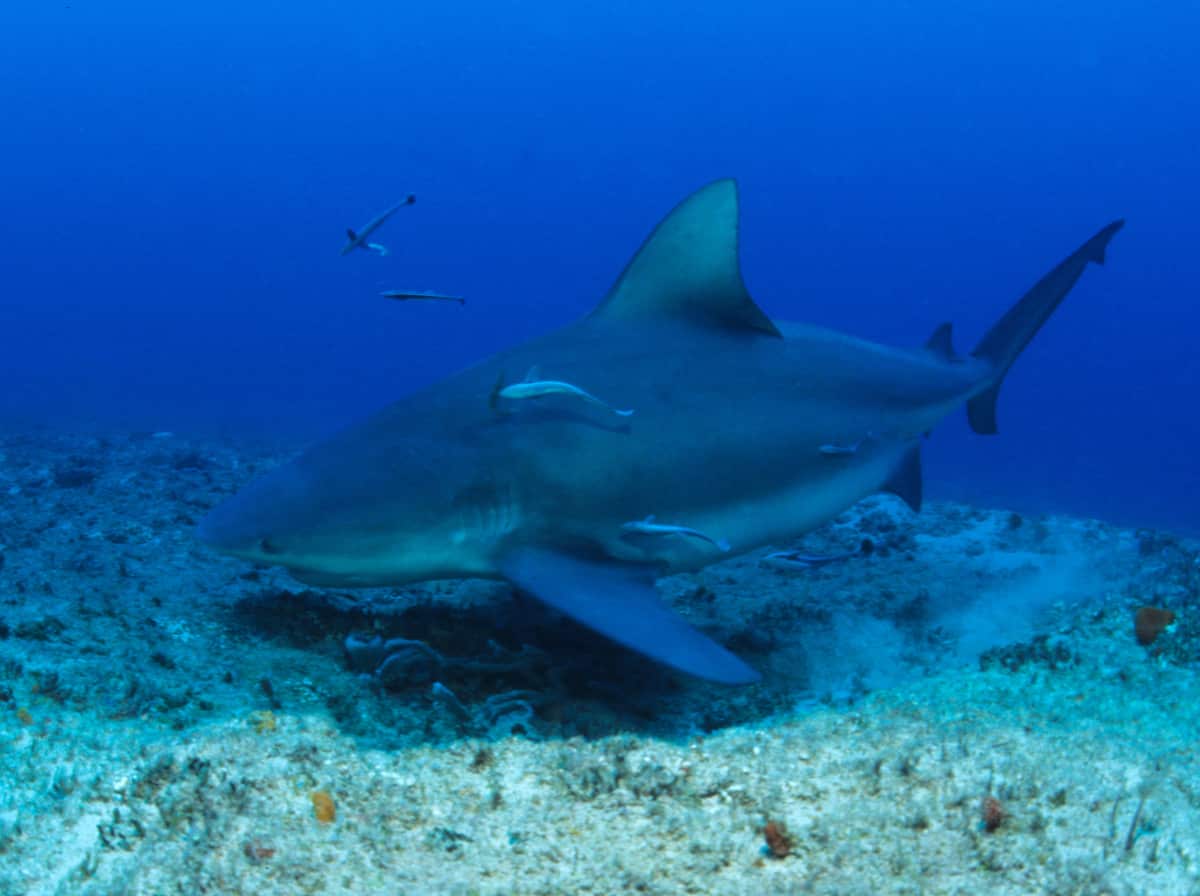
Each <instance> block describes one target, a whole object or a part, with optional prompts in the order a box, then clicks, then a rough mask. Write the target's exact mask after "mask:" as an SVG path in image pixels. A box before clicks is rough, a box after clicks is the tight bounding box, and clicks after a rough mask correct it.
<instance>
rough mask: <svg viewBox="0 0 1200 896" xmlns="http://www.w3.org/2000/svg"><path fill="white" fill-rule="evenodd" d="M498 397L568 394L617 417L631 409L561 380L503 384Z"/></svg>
mask: <svg viewBox="0 0 1200 896" xmlns="http://www.w3.org/2000/svg"><path fill="white" fill-rule="evenodd" d="M496 394H497V395H498V396H499V397H500V398H508V399H512V400H513V401H523V400H525V399H528V398H545V397H546V396H548V395H570V396H573V397H575V398H582V399H583V400H584V401H586V402H589V403H591V404H594V405H597V406H599V407H602V408H604V409H605V410H608V411H611V412H612V413H614V414H616V415H617V416H618V417H629V416H632V414H633V411H622V410H618V409H617V408H614V407H613V406H612V405H610V404H609V403H608V402H605V401H601V400H600V399H599V398H597V397H596V396H595V395H592V394H591V393H590V392H585V391H584V390H583V389H580V388H579V387H578V386H572V385H571V384H570V383H564V382H562V381H561V380H533V381H531V382H530V381H527V382H524V383H513V384H512V385H509V386H505V387H504V388H503V389H501V390H500V391H499V392H498V393H496Z"/></svg>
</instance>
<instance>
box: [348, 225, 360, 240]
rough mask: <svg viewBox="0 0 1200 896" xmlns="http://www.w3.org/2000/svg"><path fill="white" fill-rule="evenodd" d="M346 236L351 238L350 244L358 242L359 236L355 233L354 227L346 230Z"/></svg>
mask: <svg viewBox="0 0 1200 896" xmlns="http://www.w3.org/2000/svg"><path fill="white" fill-rule="evenodd" d="M346 236H347V237H349V238H350V242H352V243H356V242H358V234H357V233H355V232H354V228H353V227H347V228H346Z"/></svg>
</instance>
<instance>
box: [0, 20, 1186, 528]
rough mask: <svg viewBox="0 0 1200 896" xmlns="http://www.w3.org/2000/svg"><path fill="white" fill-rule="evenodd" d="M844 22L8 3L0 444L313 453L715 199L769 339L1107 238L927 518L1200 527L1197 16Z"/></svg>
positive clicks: (912, 318)
mask: <svg viewBox="0 0 1200 896" xmlns="http://www.w3.org/2000/svg"><path fill="white" fill-rule="evenodd" d="M648 6H652V7H654V8H653V9H652V10H647V9H645V8H644V7H648ZM847 6H848V4H845V3H843V2H840V0H839V2H832V0H819V2H810V3H806V4H802V5H799V4H793V3H782V2H776V3H737V4H732V3H730V4H726V3H720V4H713V3H704V2H701V0H692V2H670V3H658V4H643V3H632V2H604V3H587V4H584V3H557V2H554V3H552V2H548V0H537V2H492V3H482V2H473V3H464V2H458V3H455V2H449V3H440V4H437V5H436V8H435V5H434V4H415V3H413V4H409V3H397V2H378V0H357V2H355V3H352V4H351V3H340V2H339V3H333V2H328V0H292V2H288V3H280V2H270V3H266V2H263V3H242V2H238V3H233V2H228V0H220V2H208V3H206V4H203V5H196V6H195V7H192V8H184V7H182V6H180V5H176V4H163V3H160V2H153V3H151V2H132V0H124V2H116V0H113V2H105V3H99V2H86V0H69V2H66V3H56V2H45V3H43V2H41V0H38V2H36V3H34V2H26V3H18V2H16V0H14V2H13V3H12V4H10V5H9V6H6V9H5V12H4V15H3V18H4V28H3V31H0V49H2V52H0V135H2V137H3V139H2V140H0V187H2V194H0V195H2V196H3V203H4V209H5V214H4V215H3V217H2V221H0V228H2V229H3V232H2V233H0V264H2V274H0V309H2V311H0V314H2V317H0V326H2V328H0V382H3V384H4V387H3V391H0V423H2V422H4V421H7V422H8V425H23V424H25V423H27V422H29V421H30V420H35V421H47V422H51V423H53V424H55V425H61V426H69V427H102V428H103V427H113V426H138V427H150V428H154V429H174V430H177V431H207V430H212V429H214V428H221V429H226V430H229V431H259V432H262V431H266V432H273V433H285V434H294V435H301V436H313V435H317V434H320V433H322V432H325V431H327V430H329V429H332V428H335V427H337V426H338V425H340V424H342V423H344V422H347V421H349V420H351V419H353V418H354V417H356V416H358V415H360V414H361V413H364V412H367V411H369V410H371V409H373V408H374V407H376V406H379V405H381V404H384V403H386V402H387V401H389V400H391V399H392V398H395V397H397V396H399V395H400V394H402V393H404V392H405V391H407V390H409V389H411V388H413V387H414V386H417V385H420V384H423V383H426V382H429V381H430V380H433V379H435V378H437V377H439V376H441V375H444V374H445V373H448V372H450V371H452V370H454V369H456V368H458V367H461V366H463V365H465V364H466V363H468V362H470V361H471V360H473V359H475V358H477V357H479V356H480V355H482V354H485V353H487V352H489V351H491V350H494V349H496V348H497V347H499V346H502V345H504V344H506V343H508V342H510V341H512V340H515V339H519V338H522V337H525V336H527V335H529V334H532V333H535V332H538V331H541V330H544V329H546V328H548V327H551V326H553V325H556V324H560V323H563V322H566V321H569V320H571V319H573V318H575V317H577V316H578V315H580V314H582V313H584V312H585V311H587V310H588V309H589V308H590V307H591V306H592V305H593V304H594V303H595V302H596V301H597V300H598V299H599V298H600V297H601V296H602V295H603V293H604V292H605V290H606V289H607V287H608V285H609V284H610V282H611V281H612V279H613V278H614V277H615V275H616V274H617V272H618V271H619V270H620V268H621V266H622V265H623V264H624V262H625V260H626V258H627V256H628V255H629V254H630V253H631V252H632V251H633V249H634V248H636V246H637V245H638V243H639V242H640V240H641V239H642V237H643V236H644V235H645V233H646V232H647V231H648V230H649V229H650V228H651V227H652V226H653V224H654V223H655V222H656V220H657V219H658V218H659V216H660V215H661V214H662V213H664V212H665V211H666V210H667V209H668V208H670V207H671V206H672V205H673V204H674V203H675V202H676V201H677V200H679V199H680V198H681V197H682V196H683V195H685V194H686V193H687V192H689V191H690V190H692V189H694V188H695V187H697V186H699V185H700V184H702V183H704V182H706V181H708V180H710V179H712V178H714V177H719V176H724V175H731V174H732V175H735V176H737V177H738V178H739V179H740V181H741V184H742V197H743V218H744V226H743V258H744V266H745V274H746V279H747V282H748V284H749V285H750V288H751V291H752V292H753V293H754V294H755V295H756V296H757V297H758V299H759V301H760V303H761V304H762V305H763V306H764V308H765V309H766V310H767V311H768V313H770V314H772V315H775V316H778V317H782V318H791V319H802V320H810V321H815V322H819V323H823V324H827V325H830V326H834V327H838V328H844V329H848V330H851V331H852V332H854V333H857V334H859V335H863V336H867V337H872V338H877V339H880V340H884V341H888V342H894V343H899V344H917V343H920V342H922V341H923V340H924V338H925V337H926V335H927V334H928V332H929V331H931V330H932V329H933V327H934V326H935V325H936V324H937V323H938V322H940V321H941V320H943V319H951V320H953V321H954V322H955V325H956V328H957V339H958V341H959V343H960V347H962V348H964V349H966V348H969V347H970V346H971V345H972V344H973V343H974V341H975V340H976V339H977V338H978V336H979V335H980V334H981V333H982V332H983V330H984V329H985V328H986V327H987V325H988V324H989V323H990V322H991V321H992V320H993V319H994V318H995V317H996V316H998V315H999V314H1000V313H1001V312H1002V311H1003V310H1004V309H1005V308H1006V307H1007V306H1008V305H1009V304H1010V303H1011V302H1012V301H1013V300H1014V299H1016V298H1017V297H1018V296H1019V295H1020V294H1021V292H1023V290H1024V289H1025V288H1026V287H1027V286H1028V285H1029V284H1030V283H1031V282H1032V281H1033V280H1034V279H1036V278H1037V277H1038V276H1040V275H1041V274H1042V273H1043V272H1044V271H1045V270H1047V269H1048V268H1049V267H1051V266H1052V265H1053V264H1054V263H1056V262H1057V261H1058V260H1059V259H1060V258H1061V257H1062V256H1063V255H1065V254H1066V253H1068V252H1069V251H1071V250H1072V249H1074V248H1075V247H1076V246H1077V245H1078V244H1079V243H1080V242H1081V241H1082V240H1083V239H1085V238H1086V237H1088V236H1089V235H1091V233H1093V232H1094V231H1095V230H1096V229H1098V228H1099V227H1100V226H1102V225H1103V224H1105V223H1107V222H1108V221H1109V220H1110V219H1112V218H1114V217H1118V216H1125V217H1127V218H1128V220H1129V225H1128V227H1127V228H1126V230H1125V232H1123V233H1122V234H1121V235H1120V236H1119V238H1118V239H1117V241H1116V242H1115V243H1114V244H1113V246H1112V250H1111V253H1110V260H1109V264H1108V266H1107V267H1106V268H1104V269H1102V270H1098V269H1092V270H1090V271H1089V272H1088V274H1087V275H1086V277H1085V279H1084V281H1083V282H1082V283H1081V284H1080V286H1079V287H1078V288H1077V290H1076V292H1075V293H1074V294H1073V295H1072V296H1071V298H1070V299H1069V300H1068V302H1067V303H1066V304H1065V305H1064V306H1063V307H1062V309H1060V311H1059V313H1058V314H1057V315H1056V316H1055V318H1054V319H1053V321H1052V322H1051V323H1050V324H1049V325H1048V326H1047V328H1046V329H1045V330H1044V331H1043V333H1042V334H1041V336H1040V337H1039V338H1038V339H1037V340H1036V341H1035V342H1034V344H1033V345H1032V347H1031V348H1030V349H1029V351H1028V352H1027V353H1026V355H1025V356H1024V357H1023V358H1022V360H1021V362H1020V363H1019V364H1018V365H1017V367H1016V368H1015V370H1014V372H1013V374H1012V375H1011V377H1010V379H1009V382H1008V385H1007V386H1006V389H1005V392H1004V394H1003V396H1002V398H1001V404H1000V424H1001V429H1002V433H1001V435H1000V436H999V437H995V438H991V439H983V438H979V437H975V436H972V435H970V434H969V433H968V432H967V430H966V427H965V426H964V425H963V423H962V421H961V419H959V417H958V416H956V418H955V419H954V420H952V421H950V422H949V423H948V424H947V425H946V426H944V427H942V428H941V429H939V431H938V432H937V433H936V434H935V437H934V438H933V439H932V440H931V443H930V444H929V450H928V452H927V462H926V463H927V471H928V475H929V479H930V488H931V490H932V491H934V492H935V493H941V494H951V495H958V496H965V497H973V498H978V499H981V500H988V501H993V502H1003V503H1006V504H1010V505H1014V506H1020V507H1027V508H1044V509H1072V510H1077V511H1083V512H1092V513H1097V514H1100V515H1103V516H1106V517H1109V518H1112V519H1115V520H1121V521H1132V522H1139V523H1147V524H1150V523H1155V524H1168V525H1174V526H1177V527H1181V528H1189V529H1195V528H1197V522H1198V516H1197V513H1196V511H1195V505H1196V501H1197V499H1198V498H1200V472H1198V469H1200V465H1198V464H1197V462H1196V460H1195V448H1196V446H1197V444H1200V438H1198V437H1200V418H1198V415H1197V413H1196V410H1197V406H1198V403H1197V397H1196V393H1197V387H1198V386H1200V360H1198V359H1197V356H1196V352H1195V351H1194V348H1193V346H1194V343H1195V338H1196V333H1197V332H1198V331H1200V309H1198V308H1197V303H1196V295H1197V291H1196V284H1197V282H1200V252H1198V251H1197V248H1196V245H1197V236H1198V234H1197V230H1196V226H1195V221H1196V219H1197V215H1198V213H1200V176H1198V175H1200V161H1198V158H1200V157H1198V154H1197V147H1198V146H1200V114H1198V111H1200V89H1198V79H1200V61H1198V60H1197V57H1196V53H1195V51H1196V35H1197V34H1200V5H1197V4H1195V3H1194V2H1191V0H1166V2H1137V3H1135V2H1099V3H1097V2H1093V3H1083V2H1081V0H1072V2H1062V3H1057V4H1053V5H1050V4H1046V3H1044V2H1041V0H988V2H978V0H972V2H966V3H964V2H961V0H956V2H947V0H937V2H926V3H920V4H917V3H909V4H905V3H900V2H894V0H889V2H879V0H876V2H864V3H856V4H853V10H852V11H848V10H847V8H846V7H847ZM1050 6H1052V8H1047V7H1050ZM409 191H412V192H415V193H416V194H417V196H418V202H417V204H416V205H415V206H413V207H412V208H410V209H404V210H403V211H401V212H400V213H399V214H398V215H397V216H396V218H395V219H394V220H393V221H392V222H391V223H389V225H388V226H387V228H386V229H385V230H384V231H381V233H380V234H379V238H380V239H381V240H382V241H383V242H385V243H388V244H390V245H392V246H393V248H394V250H395V254H394V255H393V256H392V257H390V258H386V259H380V258H377V257H374V256H368V255H366V254H365V253H358V254H356V255H355V256H353V257H348V258H341V257H339V256H338V250H339V248H340V245H341V241H342V238H343V236H342V234H343V229H344V228H345V227H347V226H357V225H360V224H362V223H363V222H364V221H365V220H366V219H368V218H369V217H370V216H371V215H373V214H374V213H375V212H377V211H378V210H380V209H381V208H382V207H384V206H386V205H388V204H390V203H391V202H392V201H394V200H395V199H396V198H398V197H400V196H402V195H403V194H404V193H406V192H409ZM388 287H405V288H426V289H439V290H444V291H450V292H461V293H463V294H465V295H467V296H468V297H469V303H468V305H467V306H466V308H465V309H463V308H459V307H457V306H448V305H447V306H417V305H412V304H409V305H397V304H392V303H389V302H386V301H384V300H383V299H379V298H377V297H376V295H375V293H376V292H377V291H378V290H379V289H381V288H388Z"/></svg>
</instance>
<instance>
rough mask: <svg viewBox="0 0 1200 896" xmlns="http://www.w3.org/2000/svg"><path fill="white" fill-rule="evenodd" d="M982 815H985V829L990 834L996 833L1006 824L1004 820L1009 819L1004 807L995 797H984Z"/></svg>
mask: <svg viewBox="0 0 1200 896" xmlns="http://www.w3.org/2000/svg"><path fill="white" fill-rule="evenodd" d="M981 814H982V815H983V829H984V830H985V831H987V832H988V833H989V834H993V833H995V832H996V829H997V828H998V827H1000V825H1002V824H1004V819H1006V818H1008V813H1007V812H1005V811H1004V806H1003V805H1002V804H1001V802H1000V801H999V800H998V799H996V798H995V797H994V796H988V797H984V799H983V808H982V812H981Z"/></svg>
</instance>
